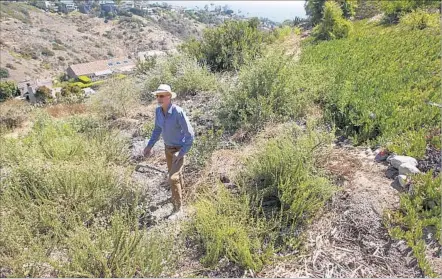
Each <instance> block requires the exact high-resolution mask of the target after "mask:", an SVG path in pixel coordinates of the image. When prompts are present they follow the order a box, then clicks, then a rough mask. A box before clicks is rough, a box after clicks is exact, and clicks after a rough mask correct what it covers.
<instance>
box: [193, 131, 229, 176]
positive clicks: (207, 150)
mask: <svg viewBox="0 0 442 279" xmlns="http://www.w3.org/2000/svg"><path fill="white" fill-rule="evenodd" d="M222 134H223V130H222V129H219V130H216V131H215V130H214V129H210V130H207V131H205V132H204V134H202V135H201V136H198V138H197V139H195V142H194V144H193V146H192V148H191V149H190V152H189V162H190V163H189V166H190V167H192V168H195V169H197V170H198V169H201V168H203V167H204V166H205V165H206V163H207V161H208V159H209V158H210V157H211V156H212V153H213V152H214V151H215V150H216V148H217V147H218V143H219V141H220V139H221V135H222Z"/></svg>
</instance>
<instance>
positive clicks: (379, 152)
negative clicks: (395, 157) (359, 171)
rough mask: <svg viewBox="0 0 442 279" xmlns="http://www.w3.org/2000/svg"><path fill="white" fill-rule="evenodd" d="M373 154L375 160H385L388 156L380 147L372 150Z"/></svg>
mask: <svg viewBox="0 0 442 279" xmlns="http://www.w3.org/2000/svg"><path fill="white" fill-rule="evenodd" d="M374 155H375V157H374V159H375V160H376V161H377V162H383V161H385V160H387V158H388V153H387V151H386V150H385V149H381V148H378V149H376V150H375V151H374Z"/></svg>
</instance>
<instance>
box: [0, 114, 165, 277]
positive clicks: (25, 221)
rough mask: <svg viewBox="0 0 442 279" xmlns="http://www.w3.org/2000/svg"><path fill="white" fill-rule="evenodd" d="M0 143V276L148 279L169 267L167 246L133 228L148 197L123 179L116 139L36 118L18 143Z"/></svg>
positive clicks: (87, 127) (121, 144)
mask: <svg viewBox="0 0 442 279" xmlns="http://www.w3.org/2000/svg"><path fill="white" fill-rule="evenodd" d="M0 141H1V144H0V151H1V154H0V162H1V163H0V164H1V165H2V167H5V168H8V169H10V170H11V171H10V172H8V175H7V177H6V178H2V186H4V187H2V188H1V189H0V210H1V212H2V218H1V220H0V226H1V230H0V265H1V266H2V268H3V272H6V274H8V275H9V276H12V277H26V276H29V277H45V276H48V274H51V275H52V276H56V277H70V276H82V277H134V276H141V277H155V276H159V275H160V274H163V272H165V271H167V270H168V267H170V266H171V265H172V263H173V259H174V257H173V254H172V253H171V250H170V249H171V243H173V241H172V240H171V239H170V238H169V237H167V236H166V237H163V236H160V235H159V234H158V233H157V232H156V231H150V232H147V231H146V230H145V229H141V228H142V225H141V224H140V223H139V220H140V219H141V216H142V214H144V210H142V208H145V207H146V204H147V202H148V197H146V196H145V195H143V194H142V193H141V190H140V188H139V187H136V185H133V184H131V182H130V179H129V177H128V176H127V175H125V173H126V171H127V170H126V169H124V168H125V167H124V166H125V164H126V163H127V158H128V157H129V153H128V148H127V142H125V141H122V140H121V139H120V138H119V137H118V133H117V132H114V131H110V130H109V129H108V128H107V127H106V126H104V125H102V123H100V122H98V121H97V120H95V119H91V118H90V117H85V118H77V117H76V118H71V119H69V120H68V121H67V122H65V121H54V120H50V118H48V117H47V116H41V117H39V118H37V121H36V123H35V125H34V126H33V130H32V132H31V133H30V134H28V135H27V136H26V137H24V138H23V139H4V138H0ZM116 165H119V166H118V167H117V166H116ZM122 168H123V169H122Z"/></svg>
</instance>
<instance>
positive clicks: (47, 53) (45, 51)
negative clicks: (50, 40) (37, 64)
mask: <svg viewBox="0 0 442 279" xmlns="http://www.w3.org/2000/svg"><path fill="white" fill-rule="evenodd" d="M41 54H42V55H44V56H54V55H55V53H54V52H53V51H52V50H50V49H48V48H43V49H42V50H41Z"/></svg>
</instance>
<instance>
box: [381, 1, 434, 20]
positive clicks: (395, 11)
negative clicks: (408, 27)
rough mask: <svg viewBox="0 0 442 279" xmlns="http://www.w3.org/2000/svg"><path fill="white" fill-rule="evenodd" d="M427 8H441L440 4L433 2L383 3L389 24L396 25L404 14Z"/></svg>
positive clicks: (383, 9) (382, 6)
mask: <svg viewBox="0 0 442 279" xmlns="http://www.w3.org/2000/svg"><path fill="white" fill-rule="evenodd" d="M426 7H434V8H440V3H439V2H438V1H432V0H400V1H381V10H382V11H383V12H384V15H385V20H386V21H387V22H389V23H396V22H398V20H399V18H400V17H401V16H402V15H403V14H406V13H409V12H411V11H413V10H415V9H417V8H426Z"/></svg>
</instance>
